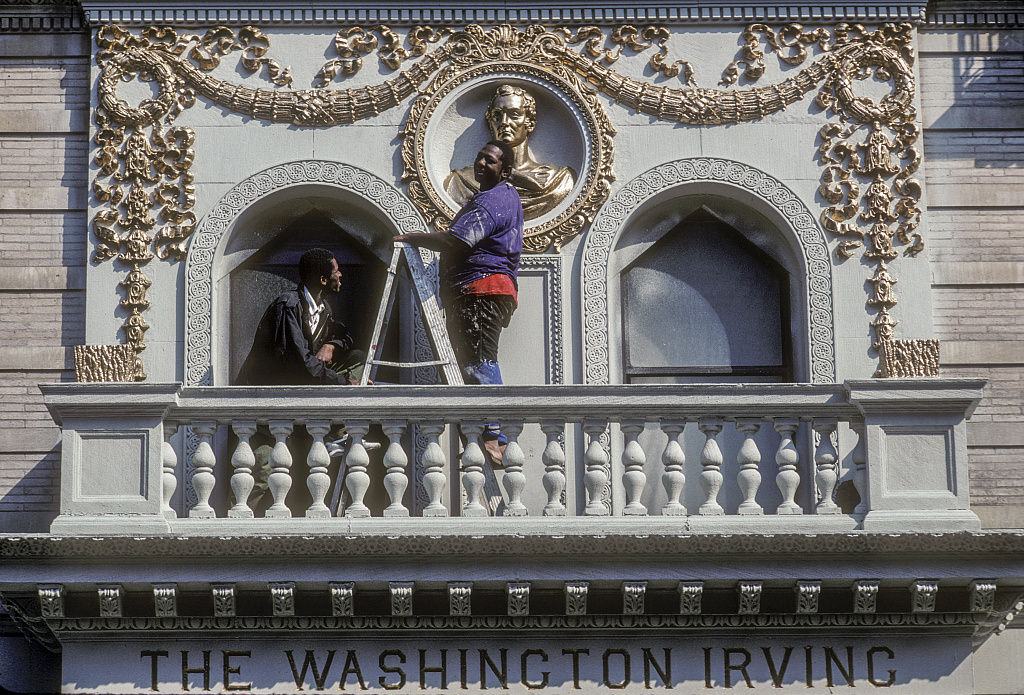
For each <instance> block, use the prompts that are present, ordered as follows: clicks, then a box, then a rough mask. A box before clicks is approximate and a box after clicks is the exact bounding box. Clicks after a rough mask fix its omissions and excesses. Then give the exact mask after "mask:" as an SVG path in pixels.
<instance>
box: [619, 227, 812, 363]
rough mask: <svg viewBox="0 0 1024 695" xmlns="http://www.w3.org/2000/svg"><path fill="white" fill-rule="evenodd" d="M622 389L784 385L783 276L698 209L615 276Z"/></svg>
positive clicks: (786, 320) (786, 294) (742, 239)
mask: <svg viewBox="0 0 1024 695" xmlns="http://www.w3.org/2000/svg"><path fill="white" fill-rule="evenodd" d="M620 286H621V292H622V327H623V361H624V377H625V381H626V383H687V382H714V381H734V382H738V381H768V382H777V381H789V380H790V379H791V378H792V377H791V374H792V357H791V352H792V351H791V347H790V344H791V341H790V337H789V332H788V330H789V292H788V288H789V279H788V275H787V273H786V271H785V269H783V268H782V267H781V266H780V265H779V264H778V263H776V262H775V261H774V260H773V259H771V258H770V257H769V256H767V255H766V254H765V253H764V252H763V251H761V250H760V249H759V248H757V247H756V246H754V245H753V244H752V243H750V242H749V241H748V240H747V239H746V238H745V237H744V236H743V235H742V234H741V233H740V232H738V231H736V230H735V229H733V228H732V227H731V226H729V225H728V224H725V223H724V222H722V221H721V220H719V219H718V218H716V217H714V216H712V215H711V214H710V213H708V212H707V211H705V210H698V211H697V212H695V213H694V214H693V215H690V216H689V217H687V218H686V219H684V220H683V221H682V222H680V223H679V225H677V226H676V227H675V228H674V229H672V230H671V231H670V232H668V233H667V234H665V235H664V236H663V237H661V239H659V240H658V241H657V242H655V243H654V244H653V245H652V246H651V247H650V248H648V249H647V250H646V251H644V252H643V253H642V254H641V255H640V256H639V257H638V258H636V259H635V260H634V261H633V262H632V263H630V264H629V265H628V266H627V267H626V268H625V269H624V270H623V271H622V273H621V275H620Z"/></svg>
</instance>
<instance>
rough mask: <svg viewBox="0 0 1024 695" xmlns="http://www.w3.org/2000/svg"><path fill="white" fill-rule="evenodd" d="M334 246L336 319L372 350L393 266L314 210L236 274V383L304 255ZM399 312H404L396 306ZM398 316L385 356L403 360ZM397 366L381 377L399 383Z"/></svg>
mask: <svg viewBox="0 0 1024 695" xmlns="http://www.w3.org/2000/svg"><path fill="white" fill-rule="evenodd" d="M317 246H319V247H322V248H325V249H328V250H329V251H331V252H332V253H333V254H334V257H335V258H336V259H337V261H338V267H339V268H340V269H341V273H342V277H341V291H340V292H339V293H337V294H336V295H331V296H329V297H328V298H327V301H328V303H329V304H330V307H331V311H332V312H333V315H334V317H335V318H336V319H338V320H340V321H341V322H342V323H344V324H345V325H346V326H347V327H348V329H349V330H350V331H351V332H352V335H353V336H354V337H355V346H356V347H358V348H360V349H366V347H367V346H368V344H369V341H370V336H371V334H372V331H373V324H374V320H375V319H376V317H377V307H378V303H379V301H380V296H381V293H382V292H383V288H384V280H385V277H386V272H387V268H386V266H385V265H384V263H383V262H382V261H381V260H380V259H379V258H377V256H375V255H374V254H373V253H372V252H371V251H370V250H369V249H367V248H366V247H365V246H363V244H361V243H360V242H358V241H357V240H355V239H354V238H353V237H352V236H351V235H350V234H349V233H347V232H346V231H345V230H344V229H342V228H341V227H339V226H338V225H337V224H336V223H335V222H334V221H333V220H332V219H331V218H330V217H328V216H327V215H325V214H324V213H322V212H318V211H315V210H314V211H311V212H308V213H306V214H305V215H303V216H301V217H299V218H297V219H295V220H294V221H293V222H291V223H290V224H288V226H286V227H285V228H284V229H283V230H282V231H281V233H280V234H277V235H276V236H275V237H274V239H273V240H271V241H270V242H269V243H267V244H266V245H265V246H263V247H262V248H260V249H259V250H258V251H256V252H255V253H254V254H253V255H252V256H250V257H249V258H248V259H247V260H246V261H245V262H244V263H242V264H240V265H239V266H238V267H237V268H235V269H234V270H233V271H232V273H231V297H232V298H233V300H232V305H231V329H230V330H231V351H230V370H229V374H230V376H231V379H232V382H233V383H234V380H235V379H236V378H237V375H238V371H239V369H240V368H241V366H242V362H244V361H245V358H246V355H247V354H248V353H249V349H250V348H251V347H252V341H253V335H254V334H255V332H256V327H257V325H258V324H259V321H260V318H261V317H262V316H263V312H264V311H265V310H266V309H267V307H268V306H270V303H271V302H272V301H273V300H274V298H275V297H277V296H278V295H279V294H281V293H282V292H284V291H285V290H288V289H291V288H293V287H295V286H296V284H298V282H299V274H298V264H299V257H300V256H302V254H303V253H304V252H305V251H307V250H308V249H311V248H313V247H317ZM395 311H396V312H397V311H398V307H397V306H396V309H395ZM400 323H401V322H400V321H398V320H392V321H391V323H390V324H389V326H388V335H387V337H386V340H385V341H384V354H383V359H386V360H391V361H397V360H398V353H399V349H398V348H399V339H398V331H399V324H400ZM393 371H395V370H394V369H393V368H387V367H381V368H380V369H379V370H378V372H377V379H378V380H381V381H392V382H397V381H398V380H399V378H400V375H398V374H397V373H392V372H393Z"/></svg>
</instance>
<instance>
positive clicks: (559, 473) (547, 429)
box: [540, 420, 565, 516]
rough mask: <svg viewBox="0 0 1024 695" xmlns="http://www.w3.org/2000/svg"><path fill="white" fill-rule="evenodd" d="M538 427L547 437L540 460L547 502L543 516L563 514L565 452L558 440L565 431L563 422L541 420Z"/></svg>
mask: <svg viewBox="0 0 1024 695" xmlns="http://www.w3.org/2000/svg"><path fill="white" fill-rule="evenodd" d="M540 429H541V431H542V432H543V433H544V435H545V436H546V437H547V440H548V443H547V446H545V447H544V453H543V454H542V455H541V461H543V462H544V478H543V483H544V491H545V492H546V493H547V496H548V503H547V504H545V505H544V516H565V505H564V504H562V492H563V491H564V490H565V452H564V451H562V443H561V442H560V441H559V440H558V438H559V436H561V435H562V434H563V433H564V432H565V424H564V423H562V421H561V420H558V421H555V420H543V421H542V422H541V423H540Z"/></svg>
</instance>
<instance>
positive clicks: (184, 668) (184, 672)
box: [181, 649, 210, 690]
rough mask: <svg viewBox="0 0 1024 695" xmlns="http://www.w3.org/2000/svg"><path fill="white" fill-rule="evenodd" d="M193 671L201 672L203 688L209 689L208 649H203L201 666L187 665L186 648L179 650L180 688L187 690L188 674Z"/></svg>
mask: <svg viewBox="0 0 1024 695" xmlns="http://www.w3.org/2000/svg"><path fill="white" fill-rule="evenodd" d="M193 673H201V674H203V690H209V689H210V650H208V649H205V650H203V665H202V666H194V667H192V666H189V665H188V650H185V649H182V650H181V689H182V690H188V686H189V682H188V681H189V675H191V674H193Z"/></svg>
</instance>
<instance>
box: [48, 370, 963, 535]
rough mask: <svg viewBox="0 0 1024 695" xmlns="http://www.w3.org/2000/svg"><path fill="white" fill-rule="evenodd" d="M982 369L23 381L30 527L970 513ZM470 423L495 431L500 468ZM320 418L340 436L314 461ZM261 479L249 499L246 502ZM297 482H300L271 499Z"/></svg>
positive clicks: (537, 529) (487, 525) (674, 521)
mask: <svg viewBox="0 0 1024 695" xmlns="http://www.w3.org/2000/svg"><path fill="white" fill-rule="evenodd" d="M982 385H983V382H981V381H979V380H940V379H918V380H872V381H848V382H845V383H842V384H832V385H809V384H745V385H735V384H728V385H726V384H711V385H706V384H702V385H683V386H679V385H672V386H663V385H652V386H500V387H444V386H438V387H435V386H418V387H416V386H378V387H326V388H319V387H318V388H314V387H287V388H279V387H187V388H183V387H181V385H179V384H147V383H142V384H44V385H41V386H40V388H41V389H42V390H43V393H44V396H45V400H46V404H47V407H48V408H49V409H50V412H51V414H52V416H53V418H54V420H55V421H56V422H57V423H58V424H59V425H61V426H62V428H63V445H62V455H61V456H62V458H61V513H60V516H59V517H58V518H57V519H56V520H55V522H54V523H53V526H52V528H51V532H52V533H54V534H68V535H75V534H124V533H130V534H147V533H177V534H190V533H196V534H221V533H229V532H230V533H234V532H239V533H246V532H251V533H258V532H260V531H271V530H272V531H273V532H275V533H277V532H290V531H294V532H296V533H309V532H318V533H319V532H323V533H332V532H336V533H381V534H387V533H394V532H402V533H404V532H410V531H411V532H422V533H444V534H449V533H455V534H458V533H467V534H477V533H487V532H488V530H489V529H495V528H498V527H501V528H503V529H504V532H508V531H509V530H510V529H518V530H522V532H524V533H547V534H552V535H559V534H566V533H576V532H586V533H594V532H600V531H601V530H608V531H609V532H611V531H615V532H621V531H629V530H630V529H632V530H633V531H635V532H637V533H641V532H646V531H651V532H679V533H715V532H741V531H742V532H751V531H753V532H764V533H774V532H797V531H799V532H821V533H828V532H849V531H855V530H858V529H862V530H865V531H892V530H898V531H908V530H917V531H936V532H937V531H950V530H963V529H973V528H978V520H977V517H975V515H974V514H973V513H972V512H970V510H969V508H968V500H969V497H968V488H967V455H966V454H967V449H966V432H965V423H966V419H967V418H968V417H970V414H971V412H972V411H973V409H974V407H975V406H976V405H977V402H978V400H979V399H980V395H981V387H982ZM486 422H499V423H500V424H501V427H502V429H503V431H504V433H505V434H506V435H507V437H508V439H509V443H508V447H507V449H506V451H505V454H504V462H503V466H502V467H500V468H499V467H494V466H492V465H491V464H490V463H489V462H488V460H487V457H486V456H485V452H484V450H483V448H482V447H481V446H480V444H479V443H478V437H479V435H480V433H481V431H482V428H483V425H484V423H486ZM341 424H344V427H345V428H346V430H347V433H348V435H349V436H350V437H351V443H350V445H349V446H348V447H347V450H346V451H345V452H344V454H343V457H339V458H336V459H335V460H334V461H333V462H332V457H331V452H330V451H329V450H328V446H327V444H328V443H329V440H327V441H325V439H327V438H328V435H329V433H331V432H332V431H333V429H332V428H335V427H336V426H338V425H341ZM257 433H259V436H261V437H263V439H264V440H265V441H267V442H268V444H266V445H265V446H264V449H263V451H268V450H269V457H266V456H264V459H265V460H266V461H267V463H266V468H269V473H268V474H267V473H265V472H264V473H261V472H260V470H259V466H258V464H257V458H258V457H257V455H256V453H255V452H254V448H253V446H252V441H253V438H254V436H256V435H257ZM296 435H301V436H296ZM372 438H376V439H377V440H378V442H377V443H378V444H379V445H380V448H379V449H378V450H377V451H376V452H374V448H375V447H373V446H371V445H369V442H370V440H371V439H372ZM300 442H301V444H300ZM300 463H301V464H304V465H301V466H300V465H299V464H300ZM300 468H301V473H300V472H299V469H300ZM336 469H340V470H343V471H344V480H343V483H342V484H343V485H344V494H341V492H342V489H340V488H339V489H338V490H335V485H336V484H337V480H336V478H337V473H336V472H335V471H336ZM261 476H262V478H263V479H264V480H265V481H266V482H265V484H266V485H267V486H268V488H269V495H270V496H271V497H272V503H271V504H270V505H269V507H267V508H266V509H265V512H264V513H263V514H262V516H261V515H260V514H258V513H256V512H254V510H253V509H252V508H250V506H249V505H248V504H247V499H248V498H249V493H250V491H251V490H252V489H253V487H254V486H255V485H256V484H258V483H260V482H262V481H261V480H260V478H261ZM841 481H843V482H844V483H845V481H849V486H847V489H846V492H847V494H845V495H841V496H837V494H836V491H837V486H838V485H839V483H840V482H841ZM299 486H301V487H302V488H305V490H308V497H307V496H306V495H305V494H303V495H301V496H297V495H294V494H293V495H291V496H289V493H290V492H293V488H298V487H299ZM850 486H852V489H850ZM854 491H855V492H854ZM229 493H230V494H229ZM297 497H302V498H303V499H308V502H305V501H303V503H302V504H301V506H300V507H298V508H297V507H296V503H295V499H296V498H297ZM840 497H842V498H843V499H839V498H840ZM339 498H340V499H339ZM447 517H462V518H460V519H452V518H447ZM485 517H486V518H485ZM492 517H499V518H492ZM568 517H574V518H572V519H569V518H568Z"/></svg>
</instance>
